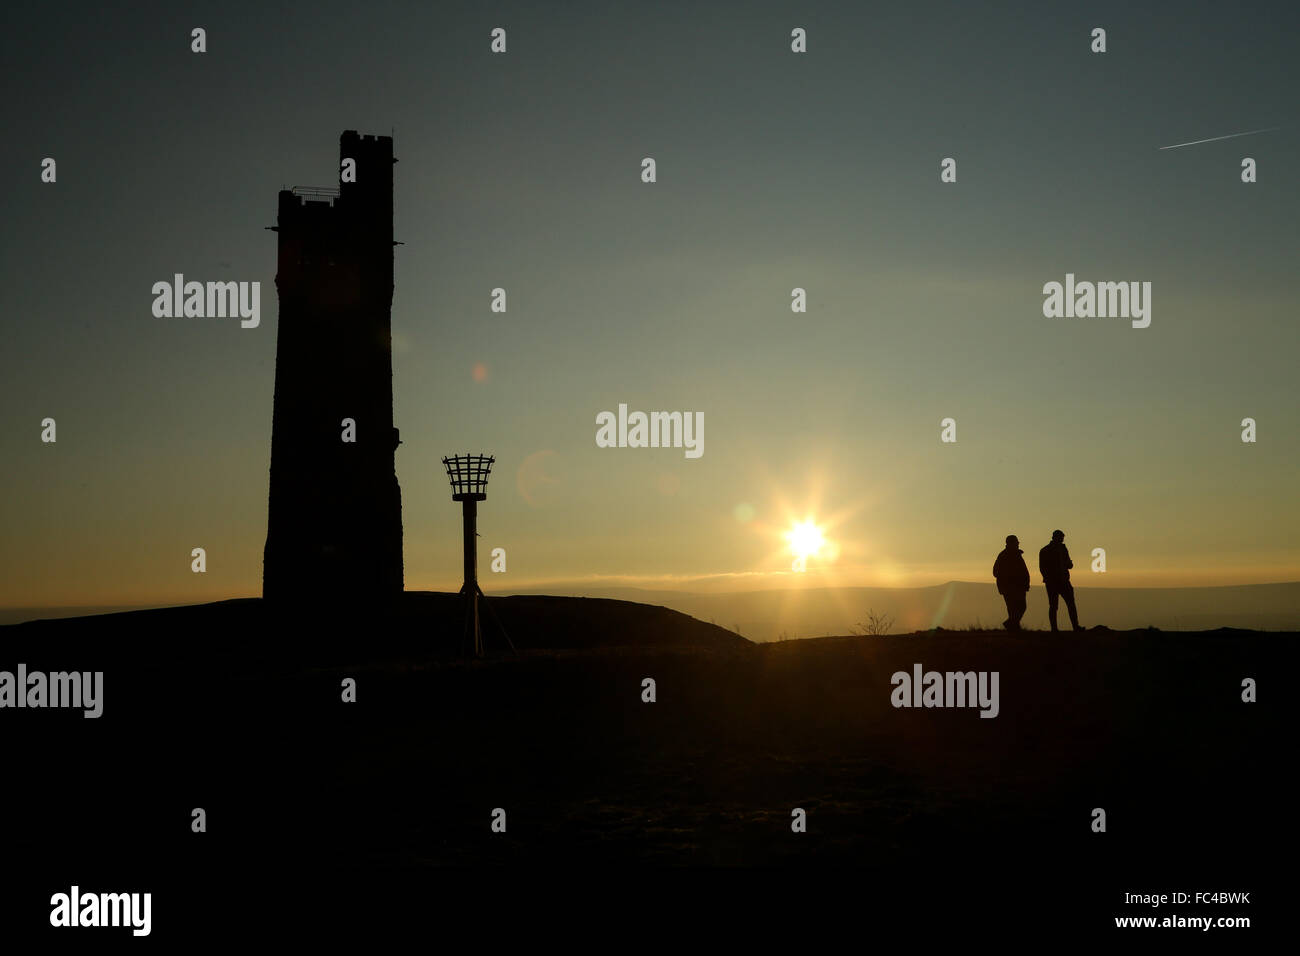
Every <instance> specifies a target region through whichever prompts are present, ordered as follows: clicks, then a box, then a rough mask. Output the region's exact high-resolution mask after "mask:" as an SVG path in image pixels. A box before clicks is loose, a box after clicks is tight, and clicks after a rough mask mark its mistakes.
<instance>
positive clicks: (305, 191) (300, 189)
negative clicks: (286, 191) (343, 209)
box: [290, 186, 343, 200]
mask: <svg viewBox="0 0 1300 956" xmlns="http://www.w3.org/2000/svg"><path fill="white" fill-rule="evenodd" d="M290 192H292V193H293V194H294V195H295V196H302V197H303V198H304V199H316V200H319V199H338V198H339V196H341V195H343V191H342V190H341V189H340V188H339V187H338V186H294V187H293V189H291V190H290Z"/></svg>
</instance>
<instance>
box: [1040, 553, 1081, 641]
mask: <svg viewBox="0 0 1300 956" xmlns="http://www.w3.org/2000/svg"><path fill="white" fill-rule="evenodd" d="M1072 567H1074V562H1073V561H1071V560H1070V552H1069V550H1067V549H1066V547H1065V532H1064V531H1060V530H1057V531H1053V532H1052V540H1051V541H1049V542H1048V543H1047V544H1046V545H1044V546H1043V549H1042V550H1041V551H1039V552H1038V570H1039V572H1040V573H1041V574H1042V575H1043V584H1045V585H1047V619H1048V620H1049V621H1050V622H1051V624H1052V630H1053V631H1055V630H1057V627H1056V608H1057V602H1058V601H1059V600H1060V599H1061V598H1065V608H1066V610H1068V611H1069V612H1070V623H1071V624H1072V625H1074V629H1075V630H1076V631H1082V630H1083V627H1082V626H1080V624H1079V612H1078V611H1077V610H1076V609H1075V607H1074V585H1072V584H1071V583H1070V568H1072Z"/></svg>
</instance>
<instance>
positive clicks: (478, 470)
mask: <svg viewBox="0 0 1300 956" xmlns="http://www.w3.org/2000/svg"><path fill="white" fill-rule="evenodd" d="M495 461H496V458H494V457H493V456H491V455H452V456H450V457H447V458H444V459H443V460H442V463H443V465H444V466H445V467H446V469H447V477H448V478H449V479H450V480H451V490H452V499H453V500H455V499H458V498H460V496H461V495H474V496H475V497H476V498H479V499H480V500H482V498H486V497H487V483H488V475H489V473H490V472H491V471H492V463H493V462H495Z"/></svg>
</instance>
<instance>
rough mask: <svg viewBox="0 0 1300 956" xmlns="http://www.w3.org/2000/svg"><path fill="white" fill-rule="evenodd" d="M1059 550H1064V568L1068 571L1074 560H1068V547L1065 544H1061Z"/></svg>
mask: <svg viewBox="0 0 1300 956" xmlns="http://www.w3.org/2000/svg"><path fill="white" fill-rule="evenodd" d="M1061 550H1062V551H1063V552H1065V570H1067V571H1068V570H1070V568H1072V567H1074V562H1073V561H1071V560H1070V549H1069V548H1067V547H1066V546H1065V545H1061Z"/></svg>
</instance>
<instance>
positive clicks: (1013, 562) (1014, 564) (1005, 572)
mask: <svg viewBox="0 0 1300 956" xmlns="http://www.w3.org/2000/svg"><path fill="white" fill-rule="evenodd" d="M1024 553H1025V552H1023V551H1021V550H1020V539H1019V538H1017V537H1016V536H1015V535H1014V534H1009V535H1007V546H1006V548H1005V549H1003V551H1002V553H1001V554H999V555H998V557H997V560H996V561H994V562H993V578H994V580H996V581H997V582H998V593H999V594H1001V595H1002V600H1004V601H1006V603H1007V619H1006V620H1005V621H1003V622H1002V626H1003V627H1005V628H1006V629H1007V630H1008V631H1018V630H1020V619H1021V618H1022V617H1024V616H1025V592H1026V591H1028V590H1029V568H1028V567H1027V566H1026V565H1025V559H1024V558H1023V557H1021V555H1023V554H1024ZM1071 602H1073V598H1071ZM1070 606H1071V607H1073V606H1074V604H1073V603H1071V605H1070Z"/></svg>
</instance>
